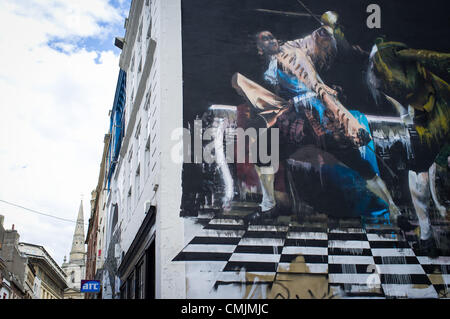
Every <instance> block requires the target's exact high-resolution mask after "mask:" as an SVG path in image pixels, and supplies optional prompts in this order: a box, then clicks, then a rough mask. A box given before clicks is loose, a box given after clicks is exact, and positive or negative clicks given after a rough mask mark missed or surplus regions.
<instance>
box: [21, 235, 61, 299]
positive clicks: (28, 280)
mask: <svg viewBox="0 0 450 319" xmlns="http://www.w3.org/2000/svg"><path fill="white" fill-rule="evenodd" d="M19 250H20V252H21V253H22V255H23V256H24V257H25V258H27V260H28V264H27V267H26V271H25V273H24V278H25V284H26V286H27V288H26V289H30V290H32V291H33V298H35V299H64V297H65V295H64V293H65V290H66V289H67V288H68V285H67V283H66V274H65V272H64V271H63V270H62V269H61V267H59V266H58V264H57V263H56V261H55V260H54V259H53V258H52V257H51V256H50V254H49V253H48V252H47V251H46V250H45V248H44V247H42V246H39V245H34V244H28V243H19Z"/></svg>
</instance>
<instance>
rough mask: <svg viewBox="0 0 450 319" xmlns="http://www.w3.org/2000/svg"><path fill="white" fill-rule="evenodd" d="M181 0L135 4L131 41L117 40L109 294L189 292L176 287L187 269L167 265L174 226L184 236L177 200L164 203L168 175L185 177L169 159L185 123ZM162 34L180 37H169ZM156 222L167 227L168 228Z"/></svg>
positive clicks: (152, 295) (109, 180) (128, 33)
mask: <svg viewBox="0 0 450 319" xmlns="http://www.w3.org/2000/svg"><path fill="white" fill-rule="evenodd" d="M177 5H178V7H179V3H178V4H177V3H176V2H173V1H132V4H131V8H130V13H129V17H128V19H127V20H126V23H125V27H126V33H125V38H124V39H116V44H117V43H119V45H118V46H119V47H120V48H121V49H122V53H121V56H120V63H119V66H120V69H121V71H120V74H119V79H118V85H117V90H116V96H115V100H114V105H113V109H112V111H111V123H112V125H111V130H110V134H111V144H110V145H111V147H110V152H109V156H108V161H107V168H106V179H107V182H106V183H107V186H108V192H107V195H106V208H107V209H106V211H107V214H106V216H105V217H106V224H105V226H106V227H105V228H106V232H105V237H104V243H105V254H104V256H105V261H104V266H103V268H104V276H103V281H102V282H103V297H104V298H121V297H122V298H155V297H156V298H158V297H159V298H161V297H165V296H175V295H176V294H178V293H181V295H180V296H183V294H182V291H183V289H174V288H176V286H177V285H178V284H175V282H174V280H175V278H179V273H178V271H180V270H182V267H180V266H179V265H175V264H171V263H168V259H169V255H170V254H171V250H172V253H174V252H175V250H176V249H177V245H175V246H174V245H169V242H168V238H169V237H170V238H171V241H172V243H173V237H174V236H173V233H172V232H173V231H174V228H173V227H175V229H178V228H179V231H178V230H175V232H174V233H175V234H176V236H177V237H178V236H180V238H182V236H183V231H182V228H181V227H180V226H181V224H180V223H179V220H178V218H173V217H175V214H176V211H177V208H176V206H177V204H176V200H166V201H161V198H163V197H166V198H169V197H170V198H171V199H173V192H174V190H175V189H174V185H173V184H171V182H170V180H171V178H174V177H175V179H176V180H178V181H179V176H180V172H181V171H180V170H181V166H180V165H173V164H172V160H171V157H170V154H171V152H170V148H171V146H172V145H173V144H174V142H173V141H171V135H172V132H173V131H174V129H175V128H178V129H179V128H181V127H182V122H181V113H180V110H181V60H180V59H179V58H178V59H174V56H176V55H179V54H180V48H181V47H180V45H181V35H180V34H179V31H180V29H179V28H178V29H177V27H176V26H175V27H173V23H178V25H179V22H180V21H179V18H180V13H181V12H180V11H178V13H177V16H175V17H173V13H174V12H176V11H177V10H176V7H177ZM163 32H166V33H167V32H170V33H173V34H174V37H172V35H170V39H171V40H170V41H169V37H161V34H162V33H163ZM172 39H175V41H173V40H172ZM162 52H164V54H162ZM173 62H175V63H173ZM165 74H167V76H166V75H165ZM169 74H170V76H169ZM163 85H165V86H163ZM169 86H170V87H171V88H172V89H170V90H168V89H167V87H169ZM169 105H170V107H169ZM164 106H166V107H165V108H164ZM177 112H178V114H177ZM162 118H172V119H173V121H172V120H171V121H162V120H161V119H162ZM162 123H164V124H162ZM163 176H164V178H163ZM175 187H176V186H175ZM171 205H174V206H173V207H172V209H169V207H170V206H171ZM164 212H166V213H164ZM170 214H172V216H170ZM157 225H160V226H162V225H167V226H168V228H167V231H166V228H165V227H158V226H157ZM181 243H182V241H179V244H178V245H181ZM178 248H180V247H178ZM163 260H164V262H161V261H163ZM171 269H173V271H170V270H171ZM176 281H178V280H176Z"/></svg>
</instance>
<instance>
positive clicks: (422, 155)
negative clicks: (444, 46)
mask: <svg viewBox="0 0 450 319" xmlns="http://www.w3.org/2000/svg"><path fill="white" fill-rule="evenodd" d="M449 66H450V54H448V53H439V52H434V51H429V50H415V49H411V48H408V47H407V46H406V45H405V44H403V43H398V42H384V41H383V40H382V39H380V40H378V42H377V43H376V44H375V45H374V46H373V49H372V52H371V54H370V58H369V68H368V73H367V74H368V77H367V80H368V84H369V87H370V88H371V91H372V93H373V96H374V98H375V100H376V101H379V99H381V98H386V99H387V101H389V102H390V103H391V104H392V105H393V106H394V108H395V109H396V110H397V111H398V113H399V115H400V116H401V118H402V119H403V121H404V122H405V125H410V126H412V127H414V129H415V130H416V131H417V133H418V135H419V143H417V144H418V145H416V149H417V150H416V153H417V156H416V157H418V160H416V161H415V162H413V163H410V165H409V166H410V167H409V169H410V171H409V187H410V192H411V198H412V201H413V205H414V208H415V211H416V214H417V217H418V219H419V225H420V230H421V234H420V244H421V246H422V248H423V249H426V250H427V249H430V247H433V246H434V242H433V237H432V231H431V224H430V218H429V211H430V205H429V203H430V197H432V199H433V202H434V204H435V207H436V209H437V210H438V212H439V213H440V215H441V216H442V217H445V216H446V208H445V207H444V206H443V205H442V204H441V203H440V202H439V199H438V197H437V194H436V188H435V175H436V170H440V171H443V170H444V171H446V170H447V169H448V168H449V167H448V162H449V160H450V157H449V156H450V144H449V137H450V108H449V105H448V103H449V98H450V86H449V84H448V80H449V78H450V77H449V70H450V68H449Z"/></svg>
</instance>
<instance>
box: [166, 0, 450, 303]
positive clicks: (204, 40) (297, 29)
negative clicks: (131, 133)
mask: <svg viewBox="0 0 450 319" xmlns="http://www.w3.org/2000/svg"><path fill="white" fill-rule="evenodd" d="M302 2H303V3H304V4H305V5H306V6H307V7H308V8H309V9H310V10H311V12H313V13H314V14H315V15H317V18H319V19H320V16H321V15H322V14H323V13H325V12H327V11H335V12H336V13H338V15H339V21H338V22H339V24H340V25H341V28H342V31H343V33H344V34H345V38H346V39H347V40H348V42H349V43H350V44H351V45H358V46H359V47H360V48H361V49H362V50H364V51H366V52H367V55H366V56H363V55H359V56H351V57H349V56H346V55H339V53H338V56H337V59H336V60H335V61H334V63H332V65H331V67H330V68H329V69H328V70H326V71H325V72H319V74H320V77H321V78H322V80H323V82H324V83H325V84H327V85H328V86H331V85H337V86H340V87H341V88H342V89H343V92H342V93H343V94H340V95H339V100H340V101H341V102H342V104H343V105H344V106H345V107H346V108H347V109H348V110H355V111H359V112H360V114H363V115H367V116H369V117H370V121H369V122H370V123H369V126H370V129H371V132H372V133H374V134H375V133H376V134H377V137H376V138H373V140H374V146H373V147H374V150H375V151H374V152H373V153H376V158H375V157H373V159H374V161H375V162H376V165H377V166H378V169H379V174H378V175H379V176H380V179H381V180H382V183H386V187H387V189H388V191H389V192H390V194H391V195H392V197H393V201H394V202H395V204H396V205H397V206H398V208H399V209H400V211H401V212H402V217H404V218H406V221H405V220H404V219H402V220H403V224H402V223H400V222H399V221H398V222H397V223H396V224H393V223H392V220H391V218H392V210H393V208H392V205H391V204H390V203H389V205H388V204H387V202H383V203H384V204H383V203H382V204H380V198H381V197H379V198H377V197H376V196H375V197H374V194H373V193H370V192H369V191H368V190H367V189H368V188H369V187H368V186H367V184H366V182H367V181H368V178H365V177H364V178H361V176H360V175H358V174H359V173H355V171H352V167H351V165H349V166H350V168H348V167H345V165H344V166H342V165H341V164H338V165H336V166H335V167H334V166H333V165H332V164H333V163H334V162H333V161H334V159H333V158H332V156H331V157H328V158H327V157H326V156H325V162H326V165H328V164H329V165H330V167H331V168H330V170H328V171H327V170H326V169H324V170H322V171H320V173H317V172H312V171H308V170H303V171H302V170H301V169H300V170H297V168H296V166H295V162H296V161H297V162H296V163H297V164H298V163H302V164H301V165H304V164H305V163H306V164H307V165H310V164H311V162H313V161H311V162H308V161H307V160H306V161H305V157H307V156H306V155H305V154H306V153H307V152H308V150H305V149H304V148H301V147H302V146H303V145H301V146H299V150H301V151H299V152H298V153H296V154H291V155H290V156H291V157H289V156H288V157H289V160H291V159H292V160H293V162H289V164H288V162H287V161H283V162H282V164H281V167H280V171H278V172H277V173H276V175H275V193H276V194H275V195H274V197H277V200H276V201H277V206H278V205H279V204H280V206H281V209H280V208H279V211H280V212H281V213H280V214H279V215H276V216H275V217H274V218H272V219H271V220H265V221H261V222H259V221H258V222H257V223H253V224H252V223H250V225H249V224H247V222H246V219H247V218H248V216H251V215H252V214H254V213H255V211H256V210H257V207H258V205H261V202H262V199H261V197H263V195H262V194H261V193H263V191H262V189H263V186H262V184H263V183H264V181H263V178H262V177H261V174H260V173H258V174H259V175H257V174H256V173H255V168H254V167H253V166H252V165H247V166H246V165H241V166H239V165H240V164H228V165H225V167H224V166H223V165H222V166H221V167H220V165H218V164H217V165H216V164H206V163H204V162H203V163H196V164H194V163H185V164H183V176H182V189H183V198H182V204H181V207H180V216H181V217H183V218H187V217H193V220H194V222H193V224H192V229H191V230H192V233H196V232H198V234H197V235H194V237H193V238H192V239H190V240H189V242H186V245H187V246H186V247H185V248H184V249H183V251H181V252H180V253H179V255H177V256H176V257H175V258H174V262H177V261H185V262H199V261H200V262H203V263H192V265H191V266H192V268H189V267H188V268H189V269H190V270H189V269H188V271H187V273H188V275H189V279H190V283H189V285H188V288H187V289H188V295H189V296H190V297H200V298H204V297H205V296H208V297H210V296H212V295H211V294H212V293H217V295H218V296H220V297H226V298H335V297H352V296H364V297H371V296H376V297H388V298H405V297H406V298H409V297H419V298H423V297H425V298H429V297H430V298H436V297H444V298H448V286H449V284H450V277H449V275H448V272H449V271H450V236H449V229H450V227H449V225H450V222H449V215H448V207H449V204H450V201H449V196H448V195H449V180H450V179H449V168H448V167H446V166H445V163H444V162H445V159H446V158H447V156H448V155H449V146H448V139H447V141H445V138H444V140H443V139H442V136H440V140H439V142H425V141H424V140H423V139H421V137H419V135H420V133H418V131H417V125H416V124H417V123H416V122H414V124H411V123H410V124H405V123H403V122H402V121H401V120H400V117H399V114H398V113H397V112H396V111H395V109H394V108H393V105H391V104H390V103H389V102H388V100H387V99H381V100H380V101H379V103H376V102H375V100H374V98H373V96H372V94H371V90H370V89H369V86H368V83H367V73H366V72H367V70H368V66H369V56H368V53H369V52H370V51H371V50H372V47H373V45H374V44H375V43H376V41H377V39H379V38H383V39H384V41H396V42H402V43H405V44H406V45H407V46H408V48H413V49H426V50H431V51H437V52H443V53H445V54H446V55H445V59H446V60H445V59H444V60H442V61H443V62H442V63H443V65H447V66H448V65H450V63H449V61H450V57H449V55H448V53H449V52H450V43H449V41H448V39H449V38H450V31H449V30H450V28H449V27H450V23H449V21H450V19H449V14H448V12H449V11H448V5H447V4H446V1H436V0H431V1H426V2H425V1H407V0H395V1H392V0H385V1H381V0H379V1H372V0H370V1H366V0H340V1H337V0H334V1H331V0H303V1H302ZM372 3H375V4H378V5H379V6H380V7H381V28H374V29H370V28H368V27H367V18H368V16H369V15H370V14H371V13H370V12H369V13H368V12H366V9H367V7H368V5H370V4H372ZM268 11H271V12H268ZM295 14H300V15H301V16H298V15H295ZM319 27H320V24H319V22H318V21H317V20H316V19H315V18H313V17H311V16H310V15H308V14H307V12H306V10H305V9H304V8H303V7H302V6H301V5H300V4H299V3H298V1H297V0H277V1H273V0H182V41H183V43H182V44H183V121H184V127H185V128H189V129H190V131H191V134H192V133H193V129H192V128H193V125H194V120H196V119H202V120H203V122H202V123H203V125H204V127H203V128H204V129H205V128H206V127H208V125H213V124H214V125H216V124H217V123H218V121H217V119H218V118H219V122H220V117H221V116H224V118H226V119H227V120H228V119H231V122H233V121H235V120H236V118H238V120H237V121H236V122H239V112H240V111H239V107H240V106H241V105H242V104H244V103H245V101H244V99H243V97H242V96H240V95H238V94H237V92H236V90H235V89H234V88H233V87H232V77H233V75H234V74H235V73H236V72H239V73H240V74H242V75H244V76H245V77H248V78H249V79H251V80H253V81H255V82H256V83H258V84H259V85H261V86H263V87H265V88H267V89H269V88H268V87H267V86H266V84H267V82H265V80H264V78H263V74H264V72H265V71H266V70H267V68H268V66H267V61H265V60H263V58H262V57H261V56H260V55H258V54H257V47H256V37H255V35H256V34H257V33H258V32H261V31H265V30H267V31H270V32H271V33H272V34H273V35H274V36H275V38H277V39H278V40H280V41H281V42H282V43H284V42H286V41H290V40H295V39H300V38H303V37H305V36H307V35H310V34H311V33H312V32H313V31H314V30H316V29H318V28H319ZM379 50H380V51H381V49H380V48H379ZM446 63H447V64H446ZM394 64H395V63H394ZM394 64H393V65H394ZM400 64H401V63H400ZM393 65H390V67H393ZM410 66H411V65H410ZM405 68H406V67H405ZM438 69H439V68H438ZM405 70H406V69H405ZM433 72H435V74H437V75H439V76H440V77H442V78H443V79H444V80H445V81H447V83H448V81H449V80H450V79H449V73H448V72H449V71H448V69H446V67H443V68H441V69H440V70H433ZM436 72H437V73H436ZM441 89H442V90H441V92H440V93H439V94H441V95H440V96H441V99H440V100H439V101H440V102H439V103H441V104H440V105H441V106H440V107H443V108H444V110H448V96H449V89H448V85H447V86H445V85H443V86H442V88H441ZM269 90H270V89H269ZM247 104H248V101H247ZM211 105H230V106H235V107H237V108H236V109H237V111H231V112H228V111H227V112H228V113H226V112H223V110H222V111H220V112H216V113H214V112H211V109H210V106H211ZM250 108H251V107H250ZM445 108H446V109H445ZM233 112H235V113H233ZM225 113H226V115H224V114H225ZM232 113H233V114H234V115H233V114H232ZM444 113H445V114H444V115H442V118H443V119H444V120H443V122H445V121H447V123H448V118H449V113H448V111H444ZM230 114H232V115H230ZM236 114H237V115H236ZM417 114H420V112H416V115H417ZM227 116H229V117H230V118H227ZM392 119H394V121H392ZM227 123H228V122H227ZM228 124H229V123H228ZM234 124H236V123H234ZM237 126H239V124H237ZM443 126H445V124H443ZM445 134H447V135H446V136H447V137H448V130H447V131H445ZM445 134H444V136H445ZM446 143H447V144H446ZM445 144H446V146H445ZM193 146H194V145H191V152H192V153H194V152H193ZM203 146H205V144H203ZM445 149H446V151H445ZM442 150H444V151H442ZM315 152H316V153H315ZM320 152H321V151H317V150H316V151H313V152H312V153H313V154H314V156H315V155H317V154H319V155H321V154H322V153H320ZM439 152H441V153H439ZM330 153H331V154H332V155H335V154H334V153H333V152H330ZM438 153H439V154H440V158H441V160H440V165H441V167H440V168H439V169H438V170H437V173H436V180H435V181H434V180H433V183H432V185H434V186H435V187H436V192H437V194H438V195H439V196H438V197H439V198H440V199H441V204H443V205H444V206H446V207H447V210H446V211H445V207H444V208H443V209H444V212H442V210H441V211H440V212H438V209H437V206H436V205H437V204H436V202H434V199H433V200H432V199H431V197H430V195H429V194H428V195H424V194H425V193H427V192H428V189H429V188H430V187H431V186H430V183H428V182H427V181H423V180H421V179H420V178H421V177H419V174H420V173H424V172H426V171H427V170H428V168H429V167H430V165H431V164H432V163H433V161H434V158H435V157H436V155H437V154H438ZM411 154H413V156H412V157H411V156H410V155H411ZM314 156H313V157H314ZM191 160H192V158H191ZM302 161H303V162H302ZM327 161H328V162H327ZM292 163H294V164H292ZM330 163H332V164H330ZM443 163H444V164H443ZM301 165H300V166H301ZM313 165H314V164H313ZM326 165H325V166H326ZM339 165H341V166H339ZM442 165H443V166H442ZM304 167H305V166H304ZM320 169H322V168H320ZM228 170H229V172H228ZM322 173H324V174H325V175H324V176H325V177H324V181H322V175H321V174H322ZM226 174H229V175H230V176H229V178H230V179H232V182H231V184H232V185H233V190H232V192H233V196H232V198H229V199H230V202H231V203H227V205H224V201H222V198H224V197H225V195H224V193H226V190H224V188H226V185H225V186H224V184H226V183H228V184H230V182H229V181H228V182H226V181H225V180H226V178H227V177H226V176H225V175H226ZM289 174H290V175H289ZM224 176H225V177H224ZM258 176H259V177H258ZM289 178H291V179H290V180H289ZM427 183H428V184H427ZM242 184H246V186H245V187H243V186H242ZM249 185H250V186H251V185H253V186H254V188H251V187H250V186H249ZM414 185H415V186H414ZM247 186H248V187H247ZM246 187H247V188H246ZM377 187H378V188H377V189H378V190H380V189H384V188H383V187H380V185H378V186H377ZM366 188H367V189H366ZM267 189H268V188H267ZM413 191H417V192H418V193H420V194H419V195H417V198H416V199H417V200H418V202H421V204H423V205H422V206H423V207H424V208H423V209H422V210H420V209H419V210H418V209H416V208H417V207H419V206H420V205H419V206H414V205H413V202H414V199H413V195H411V194H412V192H413ZM279 193H281V195H280V194H279ZM374 193H375V192H374ZM283 196H284V197H283ZM427 196H428V197H427ZM286 197H289V198H290V199H286ZM298 197H300V198H301V199H300V200H299V202H300V204H298V203H297V202H296V201H297V200H298ZM383 200H384V201H385V200H386V199H383ZM303 201H304V202H303ZM294 202H295V203H294ZM416 204H417V202H416ZM377 210H379V211H383V213H382V214H379V215H376V214H372V212H375V211H376V213H378V211H377ZM367 211H370V212H371V214H372V215H370V214H366V212H367ZM322 213H324V214H322ZM323 215H326V216H325V217H324V216H323ZM374 216H378V217H379V218H378V217H374ZM366 217H368V218H367V219H365V218H366ZM373 217H374V218H373ZM371 218H372V219H371ZM247 221H248V220H247ZM427 223H428V224H427ZM189 225H191V224H189ZM430 225H431V226H430ZM430 229H431V230H430ZM425 232H431V233H432V235H430V234H428V235H427V236H428V237H427V238H428V239H426V240H424V238H425V237H426V236H425ZM430 238H432V240H431V239H430ZM431 241H432V242H433V244H431ZM188 265H189V263H188ZM206 274H208V275H206ZM202 276H206V277H202ZM375 277H376V278H375ZM375 279H376V280H375ZM373 280H375V282H377V283H379V284H376V285H373V283H374V282H373ZM235 288H238V289H235ZM205 294H207V295H205Z"/></svg>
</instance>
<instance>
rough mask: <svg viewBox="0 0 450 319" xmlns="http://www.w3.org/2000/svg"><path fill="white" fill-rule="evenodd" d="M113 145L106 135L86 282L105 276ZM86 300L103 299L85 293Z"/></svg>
mask: <svg viewBox="0 0 450 319" xmlns="http://www.w3.org/2000/svg"><path fill="white" fill-rule="evenodd" d="M110 143H111V135H110V134H106V135H105V138H104V146H103V155H102V159H101V162H100V173H99V177H98V183H97V187H96V188H95V190H93V191H92V198H91V217H90V218H89V226H88V231H87V235H86V242H85V243H86V244H87V255H86V256H87V258H86V276H85V279H86V280H99V281H101V279H102V277H103V275H102V272H103V262H104V254H103V252H104V237H105V221H106V215H105V212H106V194H107V188H106V187H107V179H106V176H105V168H106V162H107V155H108V151H109V147H110ZM85 298H86V299H101V298H102V292H100V293H85Z"/></svg>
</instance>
